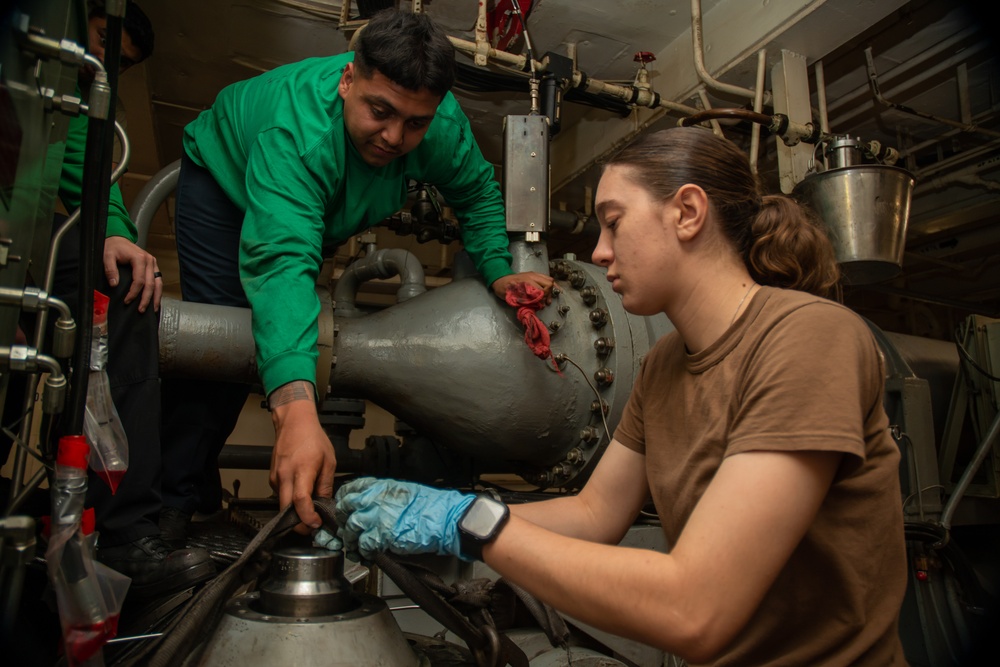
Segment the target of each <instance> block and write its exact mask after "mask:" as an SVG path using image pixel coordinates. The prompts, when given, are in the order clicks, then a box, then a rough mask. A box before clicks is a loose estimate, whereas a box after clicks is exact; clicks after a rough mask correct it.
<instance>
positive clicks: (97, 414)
mask: <svg viewBox="0 0 1000 667" xmlns="http://www.w3.org/2000/svg"><path fill="white" fill-rule="evenodd" d="M108 303H109V299H108V297H106V296H104V295H103V294H101V293H100V292H96V291H95V292H94V333H93V337H92V338H91V348H90V378H89V382H88V385H87V410H86V414H85V415H84V433H86V435H87V439H88V440H89V441H90V443H91V445H92V449H91V452H90V469H91V470H93V471H94V472H95V473H97V475H98V476H99V477H100V478H101V479H103V480H104V482H105V483H106V484H107V485H108V487H110V489H111V493H115V491H117V490H118V484H119V482H121V478H122V477H123V476H124V475H125V471H126V470H128V438H127V437H126V436H125V429H124V428H122V423H121V419H120V418H119V417H118V410H117V409H115V404H114V402H113V401H112V400H111V385H110V383H109V382H108V373H107V370H106V369H107V363H108Z"/></svg>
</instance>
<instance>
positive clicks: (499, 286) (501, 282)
mask: <svg viewBox="0 0 1000 667" xmlns="http://www.w3.org/2000/svg"><path fill="white" fill-rule="evenodd" d="M517 283H528V284H530V285H534V286H535V287H537V288H539V289H540V290H542V291H543V292H545V303H547V304H549V303H552V287H553V286H554V285H555V280H553V279H552V277H551V276H547V275H545V274H544V273H537V272H535V271H525V272H524V273H513V274H511V275H509V276H504V277H502V278H497V279H496V280H494V281H493V285H492V287H493V293H494V294H496V295H497V296H498V297H500V298H501V299H504V298H506V296H507V286H508V285H515V284H517Z"/></svg>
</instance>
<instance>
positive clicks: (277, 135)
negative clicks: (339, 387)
mask: <svg viewBox="0 0 1000 667" xmlns="http://www.w3.org/2000/svg"><path fill="white" fill-rule="evenodd" d="M324 176H325V178H324V177H319V176H317V175H316V174H314V173H313V172H311V171H310V170H309V168H308V167H307V166H306V165H305V160H303V158H302V156H300V155H299V153H298V151H297V150H296V148H295V142H294V140H293V138H292V137H291V136H289V135H288V134H287V133H286V132H284V131H283V130H280V129H272V130H268V131H266V132H263V133H261V134H260V135H259V136H258V138H257V141H256V142H255V143H254V145H253V146H252V147H251V149H250V154H249V157H248V162H247V171H246V191H247V210H246V218H245V219H244V222H243V231H242V236H241V239H240V279H241V280H242V283H243V290H244V292H246V296H247V300H248V301H249V302H250V307H251V310H252V313H253V319H252V322H253V335H254V341H255V342H256V344H257V367H258V369H259V371H260V377H261V380H262V381H263V383H264V390H265V392H266V393H270V392H272V391H274V390H275V389H277V388H278V387H280V386H281V385H283V384H285V383H286V382H291V381H292V380H307V381H309V382H312V383H314V384H315V382H316V360H317V356H318V353H317V348H316V344H317V339H318V336H319V334H318V330H317V325H316V318H317V317H318V316H319V298H318V297H317V296H316V287H315V285H316V277H317V275H318V274H319V267H320V263H321V261H322V245H323V228H324V224H323V213H324V210H325V201H326V199H325V197H326V191H327V188H328V184H327V183H326V182H324V181H326V180H327V179H328V178H330V177H331V175H324Z"/></svg>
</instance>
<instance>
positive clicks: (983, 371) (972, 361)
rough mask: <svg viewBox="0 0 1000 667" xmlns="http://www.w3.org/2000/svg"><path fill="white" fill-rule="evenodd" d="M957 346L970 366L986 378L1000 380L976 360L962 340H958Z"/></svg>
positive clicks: (994, 380)
mask: <svg viewBox="0 0 1000 667" xmlns="http://www.w3.org/2000/svg"><path fill="white" fill-rule="evenodd" d="M955 347H957V348H958V352H959V354H960V355H962V358H963V359H965V361H967V362H968V364H969V365H970V366H972V367H973V368H975V369H976V370H977V371H979V372H980V373H981V374H982V375H983V376H984V377H985V378H986V379H988V380H992V381H993V382H1000V377H997V376H995V375H992V374H990V372H989V371H988V370H986V369H985V368H983V367H982V366H980V365H979V364H977V363H976V360H975V359H973V358H972V355H971V354H969V351H968V350H966V349H965V347H964V346H963V345H962V343H961V342H959V341H957V340H956V341H955Z"/></svg>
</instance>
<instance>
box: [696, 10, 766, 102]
mask: <svg viewBox="0 0 1000 667" xmlns="http://www.w3.org/2000/svg"><path fill="white" fill-rule="evenodd" d="M703 30H704V28H703V27H702V20H701V0H691V46H692V49H693V51H694V68H695V71H697V72H698V78H699V79H701V81H702V83H704V84H705V85H706V86H708V87H709V88H712V89H714V90H718V91H721V92H723V93H729V94H731V95H738V96H739V97H749V98H750V99H754V97H756V93H755V92H754V91H752V90H750V89H749V88H744V87H743V86H734V85H732V84H730V83H723V82H721V81H719V80H717V79H714V78H712V75H711V74H710V73H709V71H708V69H706V68H705V48H704V34H703ZM764 101H765V102H767V103H770V102H771V95H770V94H769V93H768V94H767V96H766V99H765V100H764Z"/></svg>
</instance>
